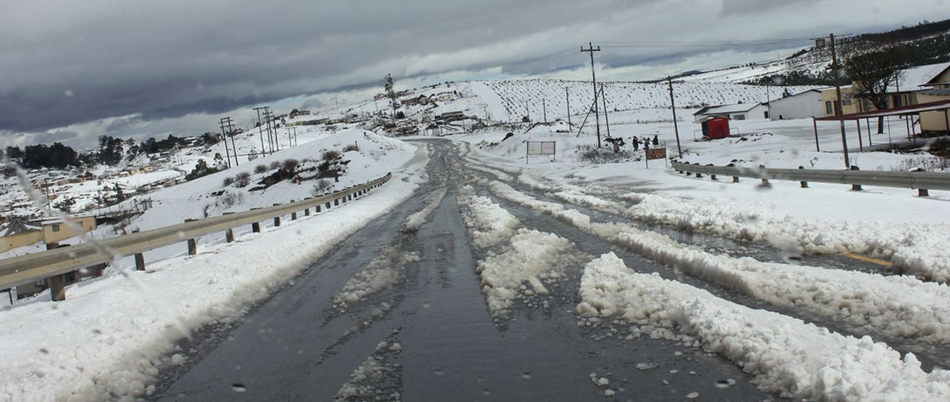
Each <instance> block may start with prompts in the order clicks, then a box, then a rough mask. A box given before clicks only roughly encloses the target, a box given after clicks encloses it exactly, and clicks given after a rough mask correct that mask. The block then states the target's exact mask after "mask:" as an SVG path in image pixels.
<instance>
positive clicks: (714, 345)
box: [576, 253, 950, 402]
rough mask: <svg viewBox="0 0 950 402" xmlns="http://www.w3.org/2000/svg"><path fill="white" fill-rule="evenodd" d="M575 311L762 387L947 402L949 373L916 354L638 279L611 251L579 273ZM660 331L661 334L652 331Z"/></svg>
mask: <svg viewBox="0 0 950 402" xmlns="http://www.w3.org/2000/svg"><path fill="white" fill-rule="evenodd" d="M578 296H579V297H580V299H581V303H580V304H578V306H577V308H576V312H577V313H578V314H580V315H582V316H585V317H611V316H614V315H619V316H620V317H621V318H622V319H623V320H625V321H626V322H628V323H630V324H632V325H635V326H638V327H639V330H640V331H641V332H652V333H653V334H655V335H657V336H662V335H664V334H667V336H665V337H669V338H672V339H678V340H684V341H691V340H693V339H696V340H698V341H699V342H700V343H701V345H702V346H703V348H704V349H706V350H708V351H710V352H715V353H718V354H721V355H723V356H725V357H726V358H728V359H730V360H732V361H734V362H736V364H738V365H739V366H742V368H743V369H744V370H745V371H746V372H748V373H751V374H754V375H756V376H757V378H756V381H757V384H758V386H759V388H760V389H762V390H763V391H768V392H779V393H781V394H782V396H783V397H793V398H808V399H816V400H824V401H848V402H850V401H855V402H856V401H925V400H930V401H933V400H948V399H950V372H948V371H944V370H934V371H933V372H932V373H929V374H928V373H926V372H924V371H923V370H921V368H920V363H919V362H918V361H917V359H916V358H915V357H914V355H913V354H907V355H906V356H905V357H904V358H903V359H902V358H901V356H900V353H898V352H897V351H895V350H893V349H891V348H890V347H888V346H887V345H885V344H883V343H875V342H874V341H873V340H872V339H871V338H870V337H863V338H860V339H858V338H854V337H850V336H842V335H839V334H836V333H832V332H829V331H828V330H827V329H824V328H820V327H817V326H815V325H812V324H806V323H804V322H802V321H801V320H798V319H794V318H790V317H787V316H783V315H781V314H776V313H772V312H768V311H762V310H754V309H750V308H747V307H744V306H741V305H737V304H734V303H731V302H728V301H725V300H722V299H719V298H717V297H715V296H714V295H712V294H710V293H709V292H707V291H705V290H702V289H697V288H694V287H692V286H689V285H685V284H681V283H678V282H675V281H669V280H665V279H662V278H660V276H659V275H657V274H652V275H647V274H638V273H635V272H634V271H633V270H630V269H628V268H627V267H626V266H625V265H624V263H623V261H622V260H620V259H619V258H617V257H616V256H615V255H613V253H610V254H605V255H604V256H602V257H601V258H599V259H597V260H594V261H592V262H591V263H590V264H588V265H587V267H586V268H585V269H584V274H583V276H582V278H581V287H580V291H579V295H578ZM657 329H663V330H666V331H663V330H659V331H658V330H657Z"/></svg>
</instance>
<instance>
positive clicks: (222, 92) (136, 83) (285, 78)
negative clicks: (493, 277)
mask: <svg viewBox="0 0 950 402" xmlns="http://www.w3.org/2000/svg"><path fill="white" fill-rule="evenodd" d="M947 9H950V4H948V1H945V0H904V1H901V2H900V7H896V6H895V2H894V0H863V1H860V2H857V1H854V0H829V1H824V0H783V1H778V0H616V1H612V0H544V1H540V0H519V1H510V0H481V1H474V2H473V1H454V0H403V1H393V0H347V1H336V2H323V1H301V0H271V1H267V2H249V1H228V0H200V1H195V0H188V1H179V0H165V1H141V0H138V1H136V0H84V1H70V0H53V1H48V0H4V4H3V12H2V13H0V144H2V145H11V144H19V145H25V144H32V143H38V142H45V143H49V142H53V141H63V142H66V143H67V144H70V145H73V146H80V147H83V146H87V145H89V144H91V143H92V142H93V141H95V138H96V137H98V136H99V135H103V134H108V135H113V136H122V137H129V136H134V137H136V138H143V137H145V136H149V135H166V134H167V133H175V134H194V133H199V132H204V131H209V130H215V129H216V124H217V120H218V118H219V117H221V116H224V115H230V116H232V117H234V118H236V119H237V120H238V123H239V124H240V125H244V124H248V122H249V119H250V118H251V116H252V114H253V111H250V108H251V107H253V106H255V105H260V104H269V105H274V106H276V107H278V108H283V109H286V110H287V111H289V110H290V109H291V108H293V107H299V106H302V105H304V104H306V105H307V106H308V107H316V106H319V105H320V104H321V103H323V104H329V103H332V102H334V100H333V99H334V97H335V96H336V97H337V99H339V100H340V101H341V102H348V101H355V100H358V99H360V98H362V97H364V96H366V95H367V94H371V93H372V92H375V91H378V90H380V89H381V88H382V84H383V82H382V78H383V77H384V76H385V75H386V74H387V73H391V74H392V75H393V77H394V79H395V80H396V87H397V89H400V88H407V87H412V86H417V85H424V84H428V83H435V82H439V81H444V80H456V81H458V80H464V79H498V78H510V77H550V78H568V79H588V77H589V74H590V70H589V62H590V59H589V58H588V56H587V55H586V54H584V53H580V51H579V49H580V46H581V45H586V44H587V43H588V42H593V43H594V45H595V46H597V45H602V46H603V47H604V49H603V51H601V52H599V53H597V54H596V58H597V68H598V75H599V77H603V78H604V79H609V80H642V79H651V78H657V77H662V76H665V75H667V74H672V73H677V72H682V71H687V70H696V69H711V68H719V67H724V66H729V65H735V64H744V63H748V62H752V61H761V60H766V59H770V58H774V57H776V56H787V55H788V54H789V53H790V52H792V51H794V50H795V49H797V48H801V47H804V46H808V45H809V44H810V42H809V41H807V40H804V38H809V37H812V36H818V35H825V34H827V33H829V32H835V33H839V34H841V33H854V32H869V31H879V30H885V29H892V28H895V27H899V26H901V25H914V24H916V23H918V22H920V21H922V20H925V19H927V20H931V21H934V20H940V19H944V18H947V17H948V16H947V15H939V10H947ZM795 38H798V39H802V40H801V41H793V40H789V41H781V42H775V43H769V44H767V45H757V46H751V45H749V44H747V43H746V44H743V45H741V46H733V45H730V44H728V43H723V42H724V41H736V40H739V41H749V40H763V39H795ZM632 42H654V43H655V42H677V43H678V44H671V45H662V46H661V45H650V46H646V45H636V46H634V47H617V46H629V45H630V44H631V43H632ZM696 43H704V44H705V45H702V46H697V45H696ZM611 45H613V46H614V47H610V46H611Z"/></svg>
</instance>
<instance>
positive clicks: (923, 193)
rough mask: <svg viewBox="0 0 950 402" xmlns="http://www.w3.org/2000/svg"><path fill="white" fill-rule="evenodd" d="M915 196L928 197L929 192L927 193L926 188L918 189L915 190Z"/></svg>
mask: <svg viewBox="0 0 950 402" xmlns="http://www.w3.org/2000/svg"><path fill="white" fill-rule="evenodd" d="M917 196H918V197H930V191H927V189H926V188H918V189H917Z"/></svg>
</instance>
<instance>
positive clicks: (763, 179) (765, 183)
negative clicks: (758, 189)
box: [762, 177, 770, 186]
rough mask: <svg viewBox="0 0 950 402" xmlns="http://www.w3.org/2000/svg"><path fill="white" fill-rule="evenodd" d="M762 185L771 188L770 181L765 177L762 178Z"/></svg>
mask: <svg viewBox="0 0 950 402" xmlns="http://www.w3.org/2000/svg"><path fill="white" fill-rule="evenodd" d="M762 185H763V186H770V184H769V179H766V178H764V177H763V178H762Z"/></svg>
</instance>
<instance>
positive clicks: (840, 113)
mask: <svg viewBox="0 0 950 402" xmlns="http://www.w3.org/2000/svg"><path fill="white" fill-rule="evenodd" d="M829 37H830V38H831V68H832V69H834V73H835V93H837V95H838V101H837V103H838V121H839V122H840V123H841V147H842V149H843V150H844V167H845V168H846V169H851V159H850V158H848V137H847V135H845V131H844V107H842V105H841V78H840V77H839V70H840V69H841V66H839V65H838V55H837V53H836V52H835V34H830V35H829Z"/></svg>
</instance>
